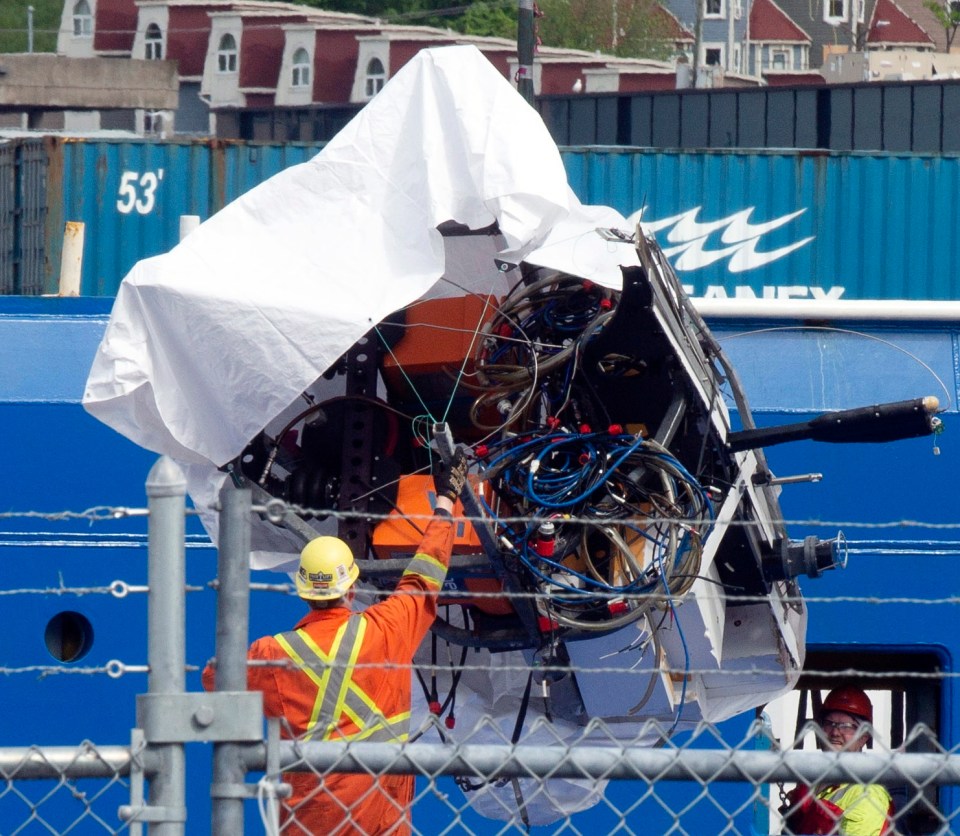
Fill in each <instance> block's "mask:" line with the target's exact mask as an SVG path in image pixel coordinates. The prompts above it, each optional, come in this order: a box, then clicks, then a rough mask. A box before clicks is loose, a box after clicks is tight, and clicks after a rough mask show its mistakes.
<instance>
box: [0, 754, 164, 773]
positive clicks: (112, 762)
mask: <svg viewBox="0 0 960 836" xmlns="http://www.w3.org/2000/svg"><path fill="white" fill-rule="evenodd" d="M132 760H133V756H132V755H131V753H130V747H129V746H97V747H96V748H93V747H87V746H79V747H78V746H27V747H23V748H9V747H3V748H2V749H0V776H2V777H3V778H6V779H11V780H15V781H32V780H47V779H50V778H53V779H55V780H56V779H59V778H62V777H63V776H64V775H66V774H69V775H70V777H71V778H116V777H117V776H126V775H129V774H130V763H131V761H132ZM152 760H153V759H152V758H151V761H152ZM154 765H155V764H154ZM145 766H146V764H145Z"/></svg>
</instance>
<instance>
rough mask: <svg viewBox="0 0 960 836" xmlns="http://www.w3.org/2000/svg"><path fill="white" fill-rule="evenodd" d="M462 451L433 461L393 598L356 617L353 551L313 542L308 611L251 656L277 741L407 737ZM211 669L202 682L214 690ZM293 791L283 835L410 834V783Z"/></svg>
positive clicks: (300, 782)
mask: <svg viewBox="0 0 960 836" xmlns="http://www.w3.org/2000/svg"><path fill="white" fill-rule="evenodd" d="M467 467H468V465H467V459H466V456H465V455H464V453H463V451H462V450H461V449H459V448H458V449H457V451H456V452H455V454H454V456H453V457H452V459H451V461H450V462H449V464H443V463H442V462H440V463H438V466H437V467H436V469H435V470H434V474H433V479H434V487H435V489H436V505H435V510H434V516H433V518H432V519H431V520H430V522H429V524H428V525H427V528H426V531H425V532H424V535H423V538H422V540H421V541H420V545H419V546H418V547H417V552H416V554H415V555H414V557H413V558H412V559H411V561H410V563H409V564H408V565H407V568H406V570H405V571H404V573H403V576H402V577H401V578H400V581H399V583H398V584H397V587H396V589H395V590H394V591H393V592H392V593H391V594H390V596H389V597H388V598H387V599H386V600H384V601H380V602H379V603H376V604H373V605H372V606H370V607H368V608H367V609H365V610H364V611H363V612H354V611H353V609H352V603H353V598H354V589H353V585H354V583H355V582H356V580H357V578H358V577H359V574H360V570H359V568H358V566H357V563H356V561H355V560H354V557H353V554H352V552H351V551H350V548H349V546H347V544H346V543H344V542H343V541H342V540H340V539H338V538H336V537H317V538H315V539H313V540H311V541H310V542H309V543H307V544H306V546H304V547H303V551H302V552H301V554H300V566H299V569H298V572H297V576H296V583H295V586H296V589H297V595H298V596H299V597H300V598H301V599H303V600H304V602H305V603H306V604H307V605H308V606H309V607H310V611H309V613H308V614H307V615H305V616H304V617H303V618H302V619H301V620H300V621H299V622H298V623H297V625H296V626H295V627H294V628H293V629H292V630H289V631H287V632H285V633H278V634H277V635H275V636H264V637H263V638H260V639H257V640H256V641H255V642H254V643H253V644H252V645H251V646H250V650H249V651H248V654H247V657H248V659H250V660H251V661H254V662H260V663H261V664H254V665H251V666H249V667H248V668H247V687H248V688H249V689H250V690H257V691H262V692H263V710H264V713H265V714H266V715H268V716H272V717H280V718H282V720H283V721H285V722H284V729H283V731H282V734H283V736H284V737H286V738H293V739H296V740H301V741H309V740H314V741H341V742H345V741H351V740H363V741H371V742H379V743H384V742H387V743H395V742H402V741H404V740H406V739H407V733H408V726H409V720H410V691H411V666H412V662H413V655H414V653H415V652H416V650H417V648H418V646H419V645H420V642H421V641H422V640H423V638H424V636H426V634H427V632H428V631H429V629H430V626H431V624H433V621H434V618H435V617H436V613H437V599H438V597H439V593H440V589H441V587H442V586H443V581H444V578H445V576H446V572H447V566H448V564H449V561H450V552H451V551H452V548H453V541H454V523H453V520H452V518H451V512H452V510H453V507H454V503H455V502H456V500H457V498H458V497H459V496H460V492H461V491H462V490H463V487H464V485H465V484H466V481H467ZM214 675H215V674H214V669H213V667H212V666H209V665H208V666H207V668H206V669H205V670H204V672H203V684H204V687H205V688H207V690H212V688H213V685H214ZM283 778H284V781H286V782H287V783H288V784H290V785H291V787H292V789H293V793H292V795H291V796H290V798H288V799H287V800H286V802H285V804H284V807H283V810H284V812H283V816H282V818H283V821H282V832H284V833H291V834H301V835H302V834H309V836H321V834H322V836H334V834H336V836H345V835H346V834H364V835H365V836H372V834H378V833H391V834H398V835H399V836H403V834H409V833H410V832H411V824H410V814H409V808H410V805H411V803H412V802H413V792H414V778H413V776H412V775H382V776H379V777H377V776H374V775H368V774H346V773H331V774H325V775H322V776H318V775H316V774H315V773H312V772H290V773H285V774H284V776H283Z"/></svg>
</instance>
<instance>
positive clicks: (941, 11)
mask: <svg viewBox="0 0 960 836" xmlns="http://www.w3.org/2000/svg"><path fill="white" fill-rule="evenodd" d="M923 5H924V6H926V7H927V8H928V9H930V11H931V12H933V16H934V17H935V18H936V19H937V22H938V23H939V24H940V25H941V26H942V27H943V31H944V32H945V33H946V35H947V52H949V51H950V47H951V45H952V44H953V39H954V38H955V37H956V36H957V29H958V28H960V2H957V0H946V2H944V0H927V2H926V3H924V4H923Z"/></svg>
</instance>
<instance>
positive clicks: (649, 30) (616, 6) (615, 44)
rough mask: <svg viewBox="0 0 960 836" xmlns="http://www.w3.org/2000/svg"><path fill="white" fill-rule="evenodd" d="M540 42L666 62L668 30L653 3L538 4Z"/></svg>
mask: <svg viewBox="0 0 960 836" xmlns="http://www.w3.org/2000/svg"><path fill="white" fill-rule="evenodd" d="M539 5H540V8H541V10H542V12H543V17H541V18H539V20H538V33H539V35H540V38H541V41H542V42H543V43H544V44H545V45H548V46H560V47H570V48H573V49H585V50H589V51H591V52H593V51H595V50H600V51H601V52H605V53H608V54H611V55H619V56H622V57H629V58H655V59H666V58H668V57H669V56H670V55H671V54H673V52H674V51H675V50H674V46H673V44H672V43H671V42H670V40H669V30H668V28H667V22H666V19H665V17H664V16H663V15H661V14H659V13H658V11H659V7H658V4H657V3H656V0H541V1H540V4H539Z"/></svg>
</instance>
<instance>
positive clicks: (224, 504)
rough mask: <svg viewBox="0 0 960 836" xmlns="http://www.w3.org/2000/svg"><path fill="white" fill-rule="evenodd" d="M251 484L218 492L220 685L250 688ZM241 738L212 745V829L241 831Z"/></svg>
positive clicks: (223, 834) (227, 835)
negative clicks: (248, 672) (248, 644)
mask: <svg viewBox="0 0 960 836" xmlns="http://www.w3.org/2000/svg"><path fill="white" fill-rule="evenodd" d="M250 507H251V491H250V489H249V488H235V487H233V485H231V484H229V483H228V484H227V486H226V487H225V488H224V490H223V492H222V493H221V494H220V548H219V551H218V554H217V582H218V585H217V644H216V657H217V671H216V689H217V691H245V690H246V689H247V633H248V632H249V621H250ZM244 748H245V746H244V744H241V743H233V742H229V741H228V742H222V743H214V745H213V786H212V787H211V789H210V795H211V798H212V802H211V804H212V808H211V814H212V818H211V831H210V832H211V833H213V834H215V836H231V835H232V834H236V833H243V799H244V797H245V794H244V792H243V788H244V781H245V780H246V766H245V763H244V759H243V757H242V752H243V750H244Z"/></svg>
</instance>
